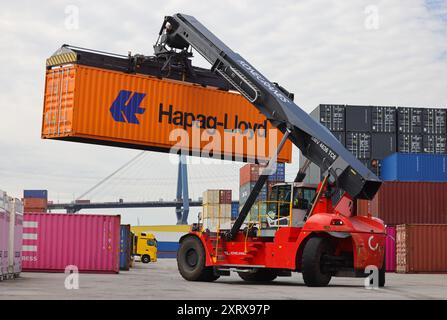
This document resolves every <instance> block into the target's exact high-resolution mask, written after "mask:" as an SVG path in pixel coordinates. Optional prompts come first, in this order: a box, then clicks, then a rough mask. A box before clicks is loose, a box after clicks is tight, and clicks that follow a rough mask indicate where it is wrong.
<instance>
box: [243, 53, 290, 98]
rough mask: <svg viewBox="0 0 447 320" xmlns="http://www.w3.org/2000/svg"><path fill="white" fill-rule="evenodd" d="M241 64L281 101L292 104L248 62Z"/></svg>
mask: <svg viewBox="0 0 447 320" xmlns="http://www.w3.org/2000/svg"><path fill="white" fill-rule="evenodd" d="M239 64H240V65H241V66H242V67H244V68H245V70H247V71H248V72H250V73H251V75H252V76H254V77H256V79H257V80H258V81H259V82H261V83H262V84H263V85H264V87H266V88H267V89H269V90H270V91H271V92H272V93H273V94H274V95H275V96H276V97H277V98H278V99H279V100H281V101H282V102H286V103H290V100H289V99H287V97H286V96H284V95H283V94H282V92H281V91H280V90H279V89H278V88H277V87H275V86H274V85H273V83H271V82H270V81H268V80H267V79H265V78H264V77H263V76H261V75H260V74H259V73H258V72H257V71H256V70H255V69H254V68H253V67H252V66H251V65H250V64H249V63H248V62H246V61H244V60H239Z"/></svg>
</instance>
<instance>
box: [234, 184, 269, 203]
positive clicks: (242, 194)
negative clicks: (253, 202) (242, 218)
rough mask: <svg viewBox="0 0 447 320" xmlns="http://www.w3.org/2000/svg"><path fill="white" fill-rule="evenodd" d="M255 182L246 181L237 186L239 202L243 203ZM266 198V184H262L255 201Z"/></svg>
mask: <svg viewBox="0 0 447 320" xmlns="http://www.w3.org/2000/svg"><path fill="white" fill-rule="evenodd" d="M255 184H256V182H247V183H246V184H244V185H243V186H240V187H239V203H245V201H247V199H248V196H249V195H250V193H251V191H252V190H253V188H254V187H255ZM265 200H267V185H266V184H264V186H263V187H262V189H261V191H260V192H259V195H258V197H257V201H265Z"/></svg>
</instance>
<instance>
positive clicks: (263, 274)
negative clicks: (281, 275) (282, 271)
mask: <svg viewBox="0 0 447 320" xmlns="http://www.w3.org/2000/svg"><path fill="white" fill-rule="evenodd" d="M238 274H239V277H241V279H242V280H244V281H248V282H269V281H273V280H275V279H276V277H277V274H276V272H275V271H274V270H271V269H257V270H255V271H254V272H238Z"/></svg>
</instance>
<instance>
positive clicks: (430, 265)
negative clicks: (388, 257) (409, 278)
mask: <svg viewBox="0 0 447 320" xmlns="http://www.w3.org/2000/svg"><path fill="white" fill-rule="evenodd" d="M396 251H397V267H396V271H397V272H399V273H417V272H426V273H445V272H447V225H446V224H439V225H435V224H413V225H411V224H410V225H408V224H406V225H399V226H397V239H396Z"/></svg>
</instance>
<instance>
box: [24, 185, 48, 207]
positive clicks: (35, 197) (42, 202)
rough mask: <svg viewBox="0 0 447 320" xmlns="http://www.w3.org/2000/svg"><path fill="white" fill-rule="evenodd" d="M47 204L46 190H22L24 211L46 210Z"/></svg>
mask: <svg viewBox="0 0 447 320" xmlns="http://www.w3.org/2000/svg"><path fill="white" fill-rule="evenodd" d="M47 205H48V191H47V190H23V206H24V210H25V212H35V213H37V212H46V211H47Z"/></svg>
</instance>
